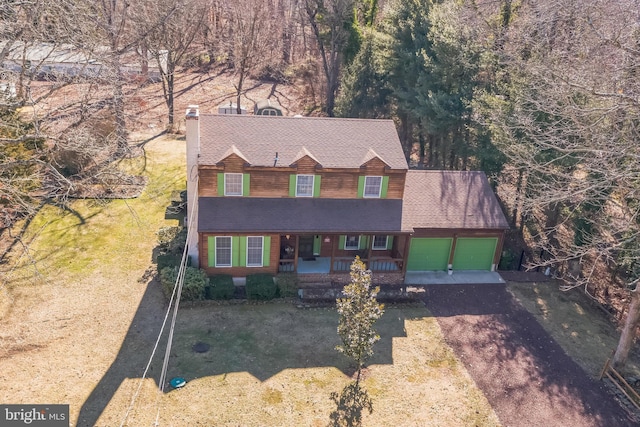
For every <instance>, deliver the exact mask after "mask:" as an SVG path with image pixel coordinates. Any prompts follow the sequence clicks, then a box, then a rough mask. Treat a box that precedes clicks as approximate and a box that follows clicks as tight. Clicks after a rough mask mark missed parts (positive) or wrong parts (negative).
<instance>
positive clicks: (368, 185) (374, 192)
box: [364, 176, 382, 198]
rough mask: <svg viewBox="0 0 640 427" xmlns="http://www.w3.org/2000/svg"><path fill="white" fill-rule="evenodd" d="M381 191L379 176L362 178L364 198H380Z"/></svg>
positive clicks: (380, 178)
mask: <svg viewBox="0 0 640 427" xmlns="http://www.w3.org/2000/svg"><path fill="white" fill-rule="evenodd" d="M381 189H382V177H381V176H365V177H364V197H377V198H379V197H380V191H381Z"/></svg>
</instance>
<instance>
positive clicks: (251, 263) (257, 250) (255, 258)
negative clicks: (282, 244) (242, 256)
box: [247, 236, 262, 267]
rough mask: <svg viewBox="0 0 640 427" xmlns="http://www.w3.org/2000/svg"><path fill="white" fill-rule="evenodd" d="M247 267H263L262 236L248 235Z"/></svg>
mask: <svg viewBox="0 0 640 427" xmlns="http://www.w3.org/2000/svg"><path fill="white" fill-rule="evenodd" d="M247 267H262V236H257V237H252V236H249V237H247Z"/></svg>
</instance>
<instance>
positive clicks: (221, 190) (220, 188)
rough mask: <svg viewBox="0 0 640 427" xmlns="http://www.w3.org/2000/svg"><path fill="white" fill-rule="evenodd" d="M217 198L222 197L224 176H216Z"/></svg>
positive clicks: (220, 174) (221, 174)
mask: <svg viewBox="0 0 640 427" xmlns="http://www.w3.org/2000/svg"><path fill="white" fill-rule="evenodd" d="M218 196H224V174H223V173H219V174H218Z"/></svg>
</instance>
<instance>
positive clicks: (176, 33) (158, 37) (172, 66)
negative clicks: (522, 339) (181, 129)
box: [140, 0, 206, 131]
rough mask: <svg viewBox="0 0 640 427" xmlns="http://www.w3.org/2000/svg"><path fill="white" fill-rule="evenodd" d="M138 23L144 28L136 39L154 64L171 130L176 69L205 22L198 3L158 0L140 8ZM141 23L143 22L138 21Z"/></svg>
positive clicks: (202, 7) (201, 3) (204, 14)
mask: <svg viewBox="0 0 640 427" xmlns="http://www.w3.org/2000/svg"><path fill="white" fill-rule="evenodd" d="M141 11H144V13H142V14H141V16H140V20H141V21H142V19H143V18H146V19H147V22H148V23H147V25H141V27H142V28H144V30H143V31H142V33H141V34H140V37H141V38H143V39H144V40H145V46H146V47H147V48H148V49H149V51H150V52H151V53H152V54H153V56H154V57H155V58H156V60H157V62H158V69H159V72H160V76H161V77H162V90H163V94H164V99H165V102H166V104H167V109H168V110H169V117H168V122H169V124H168V129H169V130H171V131H173V129H174V82H175V74H176V69H177V67H178V66H179V65H180V64H181V62H182V61H183V59H184V57H185V55H186V54H187V53H189V52H190V49H191V47H192V45H193V42H194V40H195V39H196V37H198V36H200V35H201V33H200V30H201V29H202V28H203V25H204V23H205V19H206V13H205V12H206V10H205V7H204V5H203V2H202V1H201V0H177V1H176V0H160V1H154V2H149V3H147V4H146V5H145V7H143V8H142V9H141ZM142 22H144V21H142Z"/></svg>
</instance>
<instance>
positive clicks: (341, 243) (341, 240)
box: [338, 236, 347, 249]
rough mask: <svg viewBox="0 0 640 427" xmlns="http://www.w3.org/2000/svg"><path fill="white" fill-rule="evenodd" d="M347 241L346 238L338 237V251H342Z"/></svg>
mask: <svg viewBox="0 0 640 427" xmlns="http://www.w3.org/2000/svg"><path fill="white" fill-rule="evenodd" d="M346 240H347V236H340V238H339V239H338V249H344V242H345V241H346Z"/></svg>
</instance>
